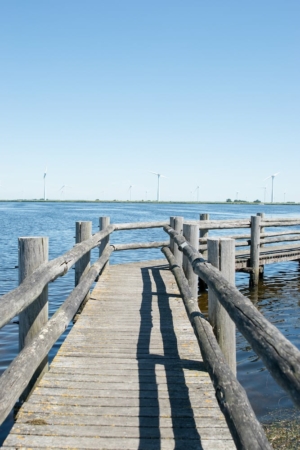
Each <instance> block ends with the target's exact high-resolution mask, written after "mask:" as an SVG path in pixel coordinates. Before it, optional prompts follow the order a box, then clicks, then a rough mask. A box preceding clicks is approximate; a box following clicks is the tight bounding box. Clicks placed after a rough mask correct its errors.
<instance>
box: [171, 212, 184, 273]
mask: <svg viewBox="0 0 300 450" xmlns="http://www.w3.org/2000/svg"><path fill="white" fill-rule="evenodd" d="M174 230H175V231H177V233H179V234H182V232H183V217H181V216H176V217H174ZM173 255H174V257H175V259H176V261H177V264H178V265H179V266H180V267H182V259H183V254H182V252H181V251H180V250H179V248H178V245H177V244H176V242H174V252H173Z"/></svg>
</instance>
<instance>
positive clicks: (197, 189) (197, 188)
mask: <svg viewBox="0 0 300 450" xmlns="http://www.w3.org/2000/svg"><path fill="white" fill-rule="evenodd" d="M199 187H200V186H197V187H196V189H195V190H194V192H196V191H197V202H199Z"/></svg>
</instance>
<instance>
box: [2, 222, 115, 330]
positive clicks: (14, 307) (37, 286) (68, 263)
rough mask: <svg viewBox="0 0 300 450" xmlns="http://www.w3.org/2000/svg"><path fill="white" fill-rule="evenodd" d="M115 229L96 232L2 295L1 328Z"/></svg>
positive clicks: (110, 227)
mask: <svg viewBox="0 0 300 450" xmlns="http://www.w3.org/2000/svg"><path fill="white" fill-rule="evenodd" d="M113 231H114V225H109V226H108V227H107V228H106V229H105V230H102V231H99V232H98V233H96V234H94V235H93V236H92V238H91V239H89V240H86V241H83V242H81V243H79V244H76V245H74V247H73V248H72V249H71V250H69V251H67V252H66V253H65V254H64V255H62V256H59V257H58V258H56V259H53V260H52V261H50V262H47V263H44V264H42V265H41V266H40V267H39V268H38V269H36V270H35V271H34V272H33V273H32V274H31V275H29V276H28V277H26V278H25V280H24V281H23V282H22V283H21V284H20V285H19V286H18V287H17V288H15V289H14V290H12V291H10V292H8V293H7V294H5V295H3V296H2V297H1V317H0V328H2V327H3V326H4V325H6V324H7V323H8V322H9V321H10V320H11V319H13V318H14V317H15V316H17V315H18V314H20V312H22V311H24V309H25V308H26V307H27V306H28V305H30V304H31V303H32V302H33V301H34V300H35V299H36V298H37V297H38V296H39V295H40V294H41V292H42V291H43V289H44V287H45V286H46V285H47V284H48V283H50V282H51V281H54V280H55V279H56V278H58V277H61V276H63V275H65V274H66V273H67V272H68V271H69V270H70V269H71V267H72V266H73V265H74V264H75V263H76V262H77V261H78V260H79V259H80V258H82V256H84V255H85V254H86V253H88V252H89V251H90V250H91V249H93V248H95V247H98V246H99V244H100V242H101V240H102V239H103V238H105V237H106V236H108V235H109V234H111V233H112V232H113Z"/></svg>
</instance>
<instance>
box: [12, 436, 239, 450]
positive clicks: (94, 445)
mask: <svg viewBox="0 0 300 450" xmlns="http://www.w3.org/2000/svg"><path fill="white" fill-rule="evenodd" d="M8 446H9V447H11V448H13V449H14V450H16V449H17V448H22V449H27V448H28V449H29V448H30V449H31V448H33V447H34V448H49V449H50V448H55V449H56V450H60V449H70V448H76V449H96V450H99V449H107V450H120V449H122V450H123V449H124V450H138V449H141V448H142V449H143V450H157V449H158V448H160V449H161V450H174V448H175V447H176V450H186V449H187V442H186V440H184V439H177V440H175V439H160V438H156V439H151V438H150V439H148V438H116V439H109V438H97V437H95V438H92V437H79V436H77V437H72V436H29V435H24V436H22V440H20V439H19V435H17V434H11V435H10V437H9V440H8ZM4 448H7V447H6V446H4ZM188 448H189V450H219V449H220V450H232V449H234V448H235V446H233V445H232V443H231V442H230V441H228V443H227V442H226V441H224V440H217V439H214V440H211V439H210V440H204V439H203V440H202V439H201V442H200V439H199V438H198V439H195V440H192V439H190V440H189V442H188Z"/></svg>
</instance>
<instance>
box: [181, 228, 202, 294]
mask: <svg viewBox="0 0 300 450" xmlns="http://www.w3.org/2000/svg"><path fill="white" fill-rule="evenodd" d="M183 236H184V237H185V239H186V240H187V241H188V242H189V243H190V244H191V246H192V247H194V248H195V249H196V250H198V246H199V226H198V225H188V224H183ZM183 271H184V273H185V276H186V279H187V281H188V284H189V286H190V289H191V292H192V296H193V297H194V298H195V299H197V298H198V275H197V274H195V273H194V271H193V267H192V265H191V263H190V262H189V260H188V258H187V257H186V256H185V255H183Z"/></svg>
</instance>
